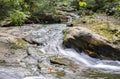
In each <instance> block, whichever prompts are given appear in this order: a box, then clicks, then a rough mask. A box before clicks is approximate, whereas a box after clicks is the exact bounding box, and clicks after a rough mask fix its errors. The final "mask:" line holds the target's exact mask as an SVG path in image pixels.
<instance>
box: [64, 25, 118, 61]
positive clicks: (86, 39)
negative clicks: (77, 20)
mask: <svg viewBox="0 0 120 79" xmlns="http://www.w3.org/2000/svg"><path fill="white" fill-rule="evenodd" d="M64 45H65V46H67V47H72V46H74V47H76V48H78V49H79V50H83V51H84V52H85V53H87V54H88V55H90V56H92V57H97V58H101V59H114V60H120V49H119V48H117V47H116V46H115V45H113V44H112V43H110V42H109V41H107V40H106V39H105V38H103V37H101V36H99V35H97V34H95V33H94V32H92V31H90V30H88V29H86V28H83V27H71V28H67V29H65V30H64Z"/></svg>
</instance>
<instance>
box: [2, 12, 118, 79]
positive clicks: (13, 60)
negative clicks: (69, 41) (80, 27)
mask: <svg viewBox="0 0 120 79" xmlns="http://www.w3.org/2000/svg"><path fill="white" fill-rule="evenodd" d="M71 16H72V17H71ZM68 18H69V19H68V21H69V22H71V21H72V19H74V18H79V16H77V15H74V14H73V13H71V14H70V16H68ZM69 22H68V23H69ZM66 27H67V25H66V24H45V25H44V24H28V25H24V26H22V27H20V28H18V27H16V28H15V27H7V28H6V27H5V28H1V29H0V32H1V33H0V34H1V37H0V41H2V43H1V42H0V50H1V52H0V79H119V77H120V61H117V60H116V61H113V60H100V59H97V58H92V57H90V56H88V55H87V54H85V53H84V52H82V51H78V50H77V49H76V48H66V47H65V46H63V36H64V35H63V32H62V31H63V30H64V29H65V28H66ZM6 37H7V41H5V40H6ZM18 37H19V38H23V37H24V40H25V41H26V42H27V44H26V46H25V47H24V48H20V49H19V48H18V49H11V48H10V47H9V45H8V44H6V43H8V41H10V40H11V41H14V38H18ZM8 38H9V40H8ZM4 42H5V43H4ZM18 44H19V43H18ZM54 58H55V59H54ZM57 60H58V61H57Z"/></svg>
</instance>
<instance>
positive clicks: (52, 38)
mask: <svg viewBox="0 0 120 79" xmlns="http://www.w3.org/2000/svg"><path fill="white" fill-rule="evenodd" d="M65 28H66V25H65V24H52V25H44V27H42V28H40V29H37V30H35V31H32V34H33V35H37V36H39V37H42V38H38V39H36V41H40V42H42V43H43V44H42V46H41V50H42V51H43V52H44V53H48V54H58V55H65V56H67V57H69V58H71V59H72V60H73V59H74V60H76V62H79V63H80V64H83V66H84V67H86V68H89V70H87V71H84V72H83V73H84V74H85V75H84V76H85V77H88V78H87V79H120V78H119V77H120V76H119V75H120V61H112V60H100V59H95V58H91V57H89V56H88V55H86V54H85V53H84V52H79V51H76V50H75V49H73V48H64V47H63V45H62V41H63V33H62V30H63V29H65ZM25 79H43V78H42V77H27V78H25ZM85 79H86V78H85Z"/></svg>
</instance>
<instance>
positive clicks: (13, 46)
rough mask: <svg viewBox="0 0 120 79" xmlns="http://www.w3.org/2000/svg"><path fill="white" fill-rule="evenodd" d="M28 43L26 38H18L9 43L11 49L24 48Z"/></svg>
mask: <svg viewBox="0 0 120 79" xmlns="http://www.w3.org/2000/svg"><path fill="white" fill-rule="evenodd" d="M26 44H27V42H25V41H24V40H22V39H20V38H17V39H16V42H9V43H8V45H9V46H10V48H11V49H21V48H23V47H24V46H25V45H26Z"/></svg>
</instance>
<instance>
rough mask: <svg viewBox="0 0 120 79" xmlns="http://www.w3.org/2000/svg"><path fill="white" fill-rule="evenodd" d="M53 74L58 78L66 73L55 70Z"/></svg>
mask: <svg viewBox="0 0 120 79" xmlns="http://www.w3.org/2000/svg"><path fill="white" fill-rule="evenodd" d="M55 74H56V76H57V77H58V78H60V77H64V76H65V74H66V73H65V72H64V71H57V72H55Z"/></svg>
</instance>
